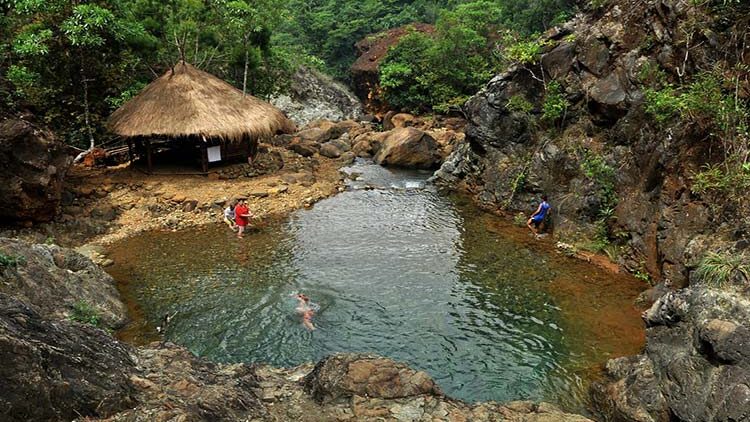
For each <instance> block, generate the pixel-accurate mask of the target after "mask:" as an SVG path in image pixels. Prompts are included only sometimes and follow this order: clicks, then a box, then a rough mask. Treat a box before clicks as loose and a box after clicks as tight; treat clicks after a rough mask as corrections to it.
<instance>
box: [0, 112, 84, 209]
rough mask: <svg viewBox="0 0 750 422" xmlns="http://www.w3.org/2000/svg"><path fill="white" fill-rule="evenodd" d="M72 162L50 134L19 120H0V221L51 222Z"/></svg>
mask: <svg viewBox="0 0 750 422" xmlns="http://www.w3.org/2000/svg"><path fill="white" fill-rule="evenodd" d="M72 162H73V159H72V158H71V157H70V156H69V155H68V154H67V152H66V150H65V145H64V144H63V143H62V142H61V141H59V140H58V139H57V138H56V137H55V136H54V135H53V134H52V133H51V132H50V131H48V130H45V129H42V128H41V127H38V126H36V125H34V124H32V123H30V122H28V121H25V120H22V119H20V118H15V117H11V118H2V117H0V180H2V181H3V183H2V184H0V218H2V219H4V220H6V221H9V220H10V221H16V222H24V221H33V222H43V221H51V220H52V219H53V218H54V217H55V215H56V213H57V209H58V207H59V205H60V199H61V196H62V191H63V179H64V178H65V174H66V173H67V171H68V167H69V166H70V164H71V163H72Z"/></svg>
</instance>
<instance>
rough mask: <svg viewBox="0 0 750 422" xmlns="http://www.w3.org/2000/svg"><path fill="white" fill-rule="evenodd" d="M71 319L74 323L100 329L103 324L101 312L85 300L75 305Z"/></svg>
mask: <svg viewBox="0 0 750 422" xmlns="http://www.w3.org/2000/svg"><path fill="white" fill-rule="evenodd" d="M70 319H71V320H72V321H77V322H81V323H84V324H89V325H93V326H94V327H99V326H100V324H101V316H100V315H99V311H98V310H97V309H96V308H95V307H93V306H92V305H91V304H90V303H88V302H86V301H85V300H79V301H78V302H76V303H74V304H73V309H72V311H71V313H70Z"/></svg>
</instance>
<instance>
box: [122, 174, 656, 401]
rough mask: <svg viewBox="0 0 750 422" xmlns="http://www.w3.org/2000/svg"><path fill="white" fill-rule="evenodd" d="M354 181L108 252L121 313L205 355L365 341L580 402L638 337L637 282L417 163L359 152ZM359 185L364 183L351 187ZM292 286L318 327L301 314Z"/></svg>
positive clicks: (513, 392)
mask: <svg viewBox="0 0 750 422" xmlns="http://www.w3.org/2000/svg"><path fill="white" fill-rule="evenodd" d="M354 171H356V172H359V173H362V177H361V178H360V180H361V181H357V182H354V183H352V186H351V187H352V188H353V189H352V190H350V191H347V192H344V193H342V194H340V195H338V196H335V197H333V198H330V199H328V200H325V201H322V202H320V203H318V204H316V205H315V207H314V208H313V209H312V210H308V211H300V212H297V213H295V214H293V215H292V217H291V218H290V219H289V220H288V221H286V222H280V223H273V224H269V225H267V226H265V227H261V228H259V229H257V230H256V231H254V232H253V233H252V234H251V235H250V236H247V237H246V238H245V239H244V240H241V241H240V240H237V239H236V238H234V237H233V236H232V234H231V233H230V232H229V231H228V229H226V227H225V226H222V225H216V226H211V227H204V228H200V229H194V230H188V231H183V232H176V233H161V232H153V233H147V234H144V235H141V236H137V237H133V238H130V239H127V240H125V241H123V242H121V243H119V244H117V245H115V246H114V247H113V248H112V250H111V256H112V257H113V258H114V259H115V261H116V263H117V264H116V265H115V266H113V267H111V270H110V272H111V273H112V275H113V276H114V277H115V278H116V279H117V280H118V282H119V285H120V289H121V292H122V293H123V295H124V297H125V298H126V300H127V301H128V302H129V303H130V305H131V308H132V311H133V315H134V321H133V323H132V324H131V325H130V326H129V327H128V328H127V329H126V330H124V331H123V332H122V333H121V336H122V337H123V338H125V339H127V340H129V341H132V342H135V343H143V342H147V341H149V340H154V339H156V338H158V337H157V336H156V334H155V331H154V327H155V326H156V325H158V324H159V320H160V318H161V317H162V316H163V315H165V314H172V313H175V317H174V319H173V321H172V323H171V325H170V326H169V327H168V329H167V331H166V333H165V337H166V339H168V340H171V341H173V342H176V343H179V344H182V345H185V346H187V347H188V348H189V349H190V350H191V351H193V352H194V353H196V354H198V355H201V356H205V357H207V358H209V359H212V360H215V361H219V362H266V363H270V364H273V365H279V366H291V365H296V364H300V363H302V362H307V361H315V360H317V359H320V358H321V357H323V356H325V355H328V354H330V353H335V352H342V351H359V352H374V353H378V354H381V355H384V356H388V357H391V358H394V359H397V360H401V361H405V362H408V363H409V364H411V365H413V366H414V367H417V368H420V369H423V370H425V371H427V372H428V373H429V374H431V375H432V376H433V377H434V378H435V379H436V380H437V382H438V383H439V384H440V386H441V387H442V388H443V390H444V391H445V392H446V393H448V394H449V395H451V396H453V397H457V398H461V399H465V400H469V401H477V400H498V401H509V400H519V399H536V400H538V399H544V400H548V401H553V402H558V403H560V404H562V405H563V406H564V407H566V408H569V409H571V410H573V409H576V410H579V409H581V408H584V407H585V401H586V399H585V397H586V394H585V387H586V385H587V384H588V382H589V381H590V380H591V379H592V377H594V376H596V374H597V370H596V368H598V367H599V366H600V365H601V364H602V363H603V362H605V361H606V359H607V358H609V357H613V356H617V355H624V354H632V353H635V352H637V351H638V349H639V348H640V346H641V345H642V342H643V333H642V330H641V323H640V318H639V316H638V312H637V310H636V309H634V307H633V306H632V302H633V299H634V297H635V296H636V295H637V294H638V292H639V290H640V289H641V286H642V285H641V283H639V282H637V281H635V280H634V279H632V278H629V277H622V276H617V275H613V274H610V273H607V272H604V271H600V270H598V269H597V268H595V267H593V266H591V265H587V264H585V263H582V262H579V261H576V260H572V259H569V258H565V257H562V256H559V255H558V254H556V253H555V252H554V251H552V250H551V249H552V248H551V246H550V245H548V244H546V243H545V242H544V241H536V240H534V239H533V238H531V237H530V236H529V235H528V233H527V232H526V231H525V230H523V229H518V228H515V227H510V226H508V225H507V223H503V222H502V221H500V220H499V219H498V218H497V217H493V216H491V215H488V214H486V213H482V212H480V211H478V210H477V209H475V208H473V207H472V206H471V205H469V204H466V203H461V202H462V201H461V200H460V199H455V198H448V197H445V196H441V195H439V194H437V193H435V192H432V191H430V190H429V189H421V186H422V185H423V181H424V179H425V178H426V177H427V175H425V174H419V173H403V172H394V171H389V170H386V169H383V168H380V167H377V166H371V165H358V166H356V167H355V168H354ZM365 184H373V185H375V186H379V188H378V189H375V190H365V189H360V188H362V187H363V186H364V185H365ZM295 292H304V293H306V294H307V295H309V296H310V297H311V298H312V300H313V301H314V302H316V303H317V304H318V305H319V306H320V310H319V312H318V313H317V315H316V316H315V318H314V323H315V325H316V326H317V328H318V329H317V330H316V331H313V332H310V331H307V330H306V329H304V328H303V327H302V326H301V324H300V318H299V316H298V315H297V314H296V313H295V301H294V300H293V298H291V297H290V295H291V294H293V293H295Z"/></svg>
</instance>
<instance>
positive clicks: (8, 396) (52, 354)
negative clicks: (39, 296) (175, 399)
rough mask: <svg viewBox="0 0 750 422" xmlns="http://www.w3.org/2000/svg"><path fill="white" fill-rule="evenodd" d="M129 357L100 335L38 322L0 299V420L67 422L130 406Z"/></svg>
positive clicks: (30, 312) (26, 309)
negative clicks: (0, 392) (67, 421)
mask: <svg viewBox="0 0 750 422" xmlns="http://www.w3.org/2000/svg"><path fill="white" fill-rule="evenodd" d="M130 352H131V348H130V347H129V346H126V345H124V344H121V343H119V342H117V341H116V340H114V339H113V338H112V337H111V336H110V335H109V334H107V333H106V332H105V331H103V330H101V329H98V328H94V327H91V326H87V325H84V324H80V323H75V322H69V321H61V320H50V319H47V318H43V317H42V316H41V315H40V314H39V313H38V312H36V311H35V310H34V309H33V308H32V307H30V306H28V305H26V304H25V303H23V302H22V301H20V300H18V299H15V298H13V297H12V296H9V295H7V294H5V293H0V357H2V360H3V364H2V365H0V385H2V394H0V419H2V420H4V421H49V420H52V421H55V420H72V419H74V418H77V417H79V416H109V415H111V414H113V413H116V412H119V411H122V410H125V409H127V408H129V407H131V406H133V405H134V404H135V400H134V398H133V394H134V392H135V389H134V388H133V387H132V386H131V385H130V384H129V382H128V378H129V376H130V374H132V373H135V363H134V362H133V359H132V357H131V355H130Z"/></svg>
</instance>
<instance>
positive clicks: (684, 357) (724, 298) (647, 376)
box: [593, 287, 750, 422]
mask: <svg viewBox="0 0 750 422" xmlns="http://www.w3.org/2000/svg"><path fill="white" fill-rule="evenodd" d="M644 320H645V321H646V325H647V327H648V328H647V331H646V335H647V343H646V350H645V351H644V353H643V354H641V355H639V356H634V357H626V358H620V359H615V360H612V361H610V362H609V363H608V364H607V368H606V370H607V374H608V379H607V380H606V381H604V382H602V383H600V384H598V385H597V386H595V387H594V394H593V396H594V402H595V403H596V405H597V407H598V410H599V411H600V413H601V415H602V418H604V419H606V420H612V421H627V422H669V421H747V420H750V387H748V385H747V381H748V379H750V347H748V346H749V345H750V325H749V324H748V321H750V300H749V298H748V295H747V292H744V293H743V292H730V291H719V290H711V289H703V288H692V287H691V288H687V289H683V290H680V291H678V292H670V293H668V294H666V295H664V296H662V297H661V298H660V299H659V300H658V301H657V302H656V303H655V304H654V305H653V306H652V307H651V308H650V309H649V310H648V311H647V312H645V313H644Z"/></svg>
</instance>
